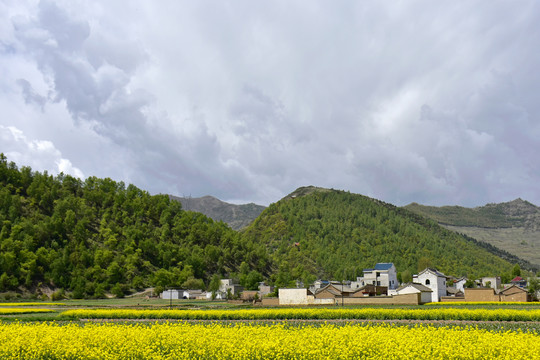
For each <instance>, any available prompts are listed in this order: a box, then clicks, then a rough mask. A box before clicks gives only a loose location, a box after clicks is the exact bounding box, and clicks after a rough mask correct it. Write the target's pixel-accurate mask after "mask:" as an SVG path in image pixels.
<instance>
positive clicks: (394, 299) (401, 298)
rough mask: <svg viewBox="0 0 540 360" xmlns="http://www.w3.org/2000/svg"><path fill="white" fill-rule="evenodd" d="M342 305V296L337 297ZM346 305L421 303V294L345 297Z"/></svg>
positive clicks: (337, 300) (344, 302) (338, 302)
mask: <svg viewBox="0 0 540 360" xmlns="http://www.w3.org/2000/svg"><path fill="white" fill-rule="evenodd" d="M335 300H336V302H337V304H338V305H341V298H336V299H335ZM343 304H344V305H419V304H420V294H403V295H393V296H365V297H354V298H353V297H350V298H347V297H346V298H343Z"/></svg>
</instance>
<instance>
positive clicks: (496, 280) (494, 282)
mask: <svg viewBox="0 0 540 360" xmlns="http://www.w3.org/2000/svg"><path fill="white" fill-rule="evenodd" d="M488 283H489V286H488ZM482 286H484V287H490V288H493V289H498V288H500V287H501V278H500V277H499V276H492V277H483V278H482Z"/></svg>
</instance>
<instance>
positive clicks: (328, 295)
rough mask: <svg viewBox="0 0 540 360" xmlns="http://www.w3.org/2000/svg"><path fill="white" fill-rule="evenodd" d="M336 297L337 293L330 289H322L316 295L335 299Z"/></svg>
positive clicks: (319, 297)
mask: <svg viewBox="0 0 540 360" xmlns="http://www.w3.org/2000/svg"><path fill="white" fill-rule="evenodd" d="M335 297H336V295H334V294H332V293H331V292H330V291H328V290H323V291H320V292H318V293H317V295H315V298H316V299H333V298H335ZM339 297H341V296H339Z"/></svg>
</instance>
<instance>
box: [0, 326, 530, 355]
mask: <svg viewBox="0 0 540 360" xmlns="http://www.w3.org/2000/svg"><path fill="white" fill-rule="evenodd" d="M0 358H1V359H6V360H9V359H81V360H86V359H154V360H159V359H515V360H518V359H535V358H536V359H537V358H540V335H538V334H537V333H531V332H523V331H519V330H518V331H490V330H485V329H479V328H476V327H434V326H429V325H427V326H423V325H416V326H414V327H402V326H392V325H389V324H378V325H373V324H351V323H347V324H345V325H334V324H328V323H325V324H323V325H320V326H311V325H300V326H289V325H286V324H271V325H256V324H235V325H226V324H220V323H212V324H207V325H205V324H190V323H183V322H182V323H155V324H151V325H145V324H115V323H88V324H85V325H80V324H76V323H67V324H58V323H9V324H8V323H0Z"/></svg>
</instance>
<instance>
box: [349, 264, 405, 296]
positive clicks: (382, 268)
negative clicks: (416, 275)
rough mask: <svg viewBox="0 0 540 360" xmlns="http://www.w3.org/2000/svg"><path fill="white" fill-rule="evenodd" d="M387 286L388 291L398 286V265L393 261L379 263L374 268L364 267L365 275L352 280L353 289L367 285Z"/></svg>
mask: <svg viewBox="0 0 540 360" xmlns="http://www.w3.org/2000/svg"><path fill="white" fill-rule="evenodd" d="M368 284H371V285H375V286H386V287H387V288H388V291H390V290H395V289H397V288H398V286H399V283H398V280H397V272H396V267H395V266H394V264H393V263H377V264H375V267H374V268H373V269H364V276H362V277H358V278H356V281H352V282H351V288H352V289H359V288H361V287H363V286H365V285H368Z"/></svg>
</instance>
